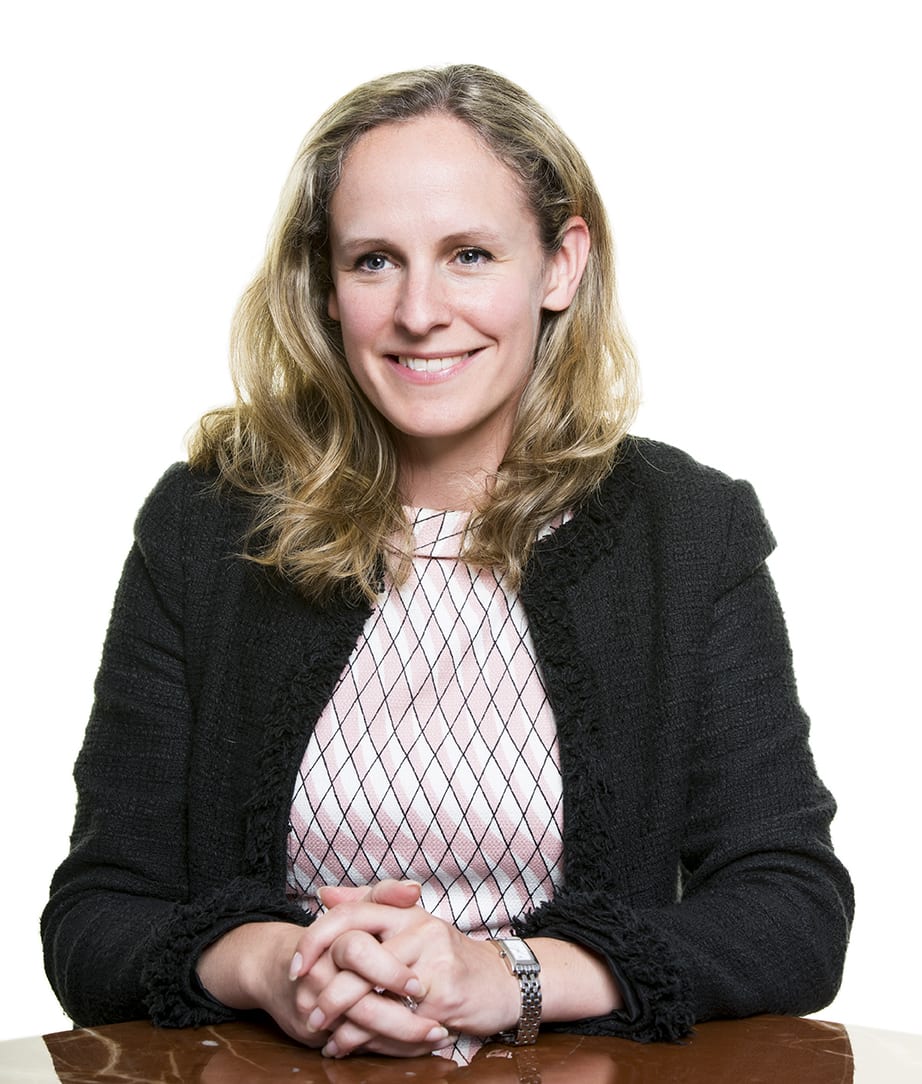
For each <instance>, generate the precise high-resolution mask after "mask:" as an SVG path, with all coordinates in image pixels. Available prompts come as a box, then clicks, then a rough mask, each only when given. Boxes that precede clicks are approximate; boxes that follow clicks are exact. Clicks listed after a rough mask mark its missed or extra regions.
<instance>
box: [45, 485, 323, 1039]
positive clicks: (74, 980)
mask: <svg viewBox="0 0 922 1084" xmlns="http://www.w3.org/2000/svg"><path fill="white" fill-rule="evenodd" d="M191 485H192V483H191V482H190V476H189V472H188V468H186V467H185V466H184V465H179V466H177V467H174V468H172V469H171V471H170V472H168V473H167V475H165V476H164V478H163V479H162V480H161V482H160V484H159V485H158V487H157V488H156V489H155V490H154V492H153V494H152V495H151V497H150V498H149V499H148V501H147V503H146V505H145V507H144V508H143V509H142V511H141V514H140V515H139V518H138V522H137V526H136V538H135V543H134V546H133V548H132V550H131V552H130V554H129V556H128V559H127V561H126V564H125V568H124V571H123V575H122V579H121V583H120V585H119V589H118V593H117V596H116V599H115V604H114V608H113V612H112V617H111V621H110V626H109V631H108V635H107V638H106V645H105V648H104V652H103V658H102V663H101V667H100V671H99V675H98V677H97V682H96V695H95V701H94V706H93V711H92V715H91V718H90V722H89V726H88V728H87V731H86V737H85V739H84V744H83V747H82V750H81V752H80V755H79V757H78V760H77V763H76V767H75V770H74V776H75V780H76V784H77V812H76V818H75V823H74V829H73V834H72V836H71V849H70V853H69V855H68V857H67V858H66V860H65V861H64V862H63V864H62V865H61V866H60V868H59V869H58V870H57V872H56V874H55V876H54V878H53V881H52V885H51V898H50V901H49V903H48V905H47V907H46V909H45V912H44V914H43V916H42V938H43V943H44V951H45V966H46V971H47V974H48V977H49V980H50V982H51V985H52V987H53V988H54V990H55V992H56V993H57V995H58V997H59V999H60V1001H61V1003H62V1005H63V1007H64V1009H65V1011H66V1012H67V1013H68V1014H69V1015H70V1016H71V1017H72V1018H73V1020H74V1021H75V1022H76V1023H77V1024H80V1025H87V1026H90V1025H99V1024H105V1023H111V1022H115V1021H119V1020H128V1019H134V1018H141V1017H146V1016H150V1017H152V1018H153V1020H154V1021H155V1022H156V1023H160V1024H165V1025H173V1026H191V1025H199V1024H205V1023H215V1022H218V1021H220V1020H225V1019H229V1018H230V1017H231V1016H232V1015H233V1013H232V1012H231V1011H230V1010H228V1009H226V1008H225V1007H224V1006H222V1005H220V1004H219V1003H217V1002H215V1001H214V1000H213V999H211V998H210V997H208V996H207V994H205V993H204V991H202V990H201V988H200V987H199V986H198V984H197V982H196V980H195V975H194V968H195V962H196V960H197V958H198V955H199V953H200V952H201V950H202V949H203V948H204V947H205V946H206V945H208V944H209V943H211V942H212V941H213V940H215V939H216V938H217V937H218V936H220V935H221V934H222V933H224V932H226V931H227V930H228V929H230V928H232V927H233V926H235V925H238V924H240V923H242V922H245V921H263V920H272V919H283V920H285V921H290V922H299V923H302V924H303V923H305V922H307V921H308V917H307V916H306V915H305V913H304V912H303V911H302V910H301V908H300V907H297V906H295V905H289V904H287V903H286V902H285V900H284V897H283V896H281V895H280V894H279V893H272V892H270V891H267V889H266V888H265V887H264V886H262V885H260V884H259V883H257V882H256V881H254V880H251V879H247V878H246V877H240V878H238V879H236V880H234V881H233V882H232V883H231V884H226V885H221V886H214V890H213V891H208V892H205V893H204V894H199V895H196V896H194V897H193V895H192V893H191V891H190V877H189V864H190V861H192V860H194V858H193V856H190V855H189V854H188V853H187V842H186V812H187V804H188V793H187V791H188V787H189V786H190V779H189V772H190V747H191V740H192V735H193V730H194V727H195V709H194V705H193V703H192V700H191V697H190V694H189V690H188V687H187V681H186V660H185V654H184V652H185V636H184V596H185V591H184V585H183V560H182V554H183V547H182V524H183V521H184V517H185V515H186V512H187V508H186V503H187V500H188V496H189V492H190V489H191Z"/></svg>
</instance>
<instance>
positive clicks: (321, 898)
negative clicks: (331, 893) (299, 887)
mask: <svg viewBox="0 0 922 1084" xmlns="http://www.w3.org/2000/svg"><path fill="white" fill-rule="evenodd" d="M324 888H326V885H323V887H322V888H318V889H317V899H318V900H320V906H321V907H326V904H325V903H324V902H323V889H324Z"/></svg>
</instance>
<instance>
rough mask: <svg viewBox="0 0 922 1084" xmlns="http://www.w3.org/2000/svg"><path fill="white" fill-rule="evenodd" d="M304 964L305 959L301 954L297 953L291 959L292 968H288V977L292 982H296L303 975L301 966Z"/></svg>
mask: <svg viewBox="0 0 922 1084" xmlns="http://www.w3.org/2000/svg"><path fill="white" fill-rule="evenodd" d="M303 963H304V957H303V956H302V955H301V953H300V952H296V953H295V954H294V956H292V958H291V967H289V968H288V977H289V978H290V979H291V981H292V982H294V981H295V979H296V978H298V977H299V976H300V974H301V965H302V964H303Z"/></svg>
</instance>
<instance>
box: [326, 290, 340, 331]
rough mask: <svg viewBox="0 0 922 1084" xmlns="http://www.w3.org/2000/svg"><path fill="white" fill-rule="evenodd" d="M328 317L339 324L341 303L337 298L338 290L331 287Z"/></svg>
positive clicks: (328, 298) (328, 295)
mask: <svg viewBox="0 0 922 1084" xmlns="http://www.w3.org/2000/svg"><path fill="white" fill-rule="evenodd" d="M327 316H329V318H330V319H331V320H335V321H336V322H337V324H338V323H339V301H338V300H337V298H336V289H335V288H334V287H333V286H331V287H330V292H329V293H328V294H327Z"/></svg>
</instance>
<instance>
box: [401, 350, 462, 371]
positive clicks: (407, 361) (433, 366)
mask: <svg viewBox="0 0 922 1084" xmlns="http://www.w3.org/2000/svg"><path fill="white" fill-rule="evenodd" d="M476 353H477V351H476V350H466V351H465V352H464V353H463V354H450V355H448V356H446V357H442V358H417V357H413V356H412V355H410V354H392V355H391V357H393V358H394V360H395V361H396V362H397V364H398V365H402V366H403V367H404V369H412V371H413V372H414V373H440V372H442V371H443V370H444V369H450V368H451V367H452V366H453V365H457V364H458V363H459V362H461V361H467V359H468V358H469V357H471V356H472V355H473V354H476Z"/></svg>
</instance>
